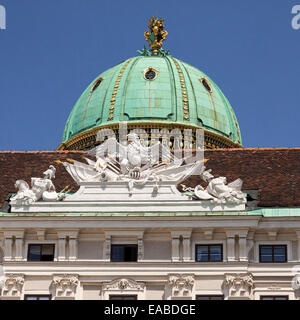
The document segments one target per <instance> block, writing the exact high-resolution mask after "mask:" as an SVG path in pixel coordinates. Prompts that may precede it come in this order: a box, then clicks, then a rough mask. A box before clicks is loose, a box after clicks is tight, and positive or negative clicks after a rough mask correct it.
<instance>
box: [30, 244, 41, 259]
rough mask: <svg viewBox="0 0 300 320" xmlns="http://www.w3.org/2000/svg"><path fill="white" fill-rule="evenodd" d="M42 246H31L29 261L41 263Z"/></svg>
mask: <svg viewBox="0 0 300 320" xmlns="http://www.w3.org/2000/svg"><path fill="white" fill-rule="evenodd" d="M40 253H41V246H40V245H35V244H31V245H29V247H28V260H29V261H40V259H41V254H40Z"/></svg>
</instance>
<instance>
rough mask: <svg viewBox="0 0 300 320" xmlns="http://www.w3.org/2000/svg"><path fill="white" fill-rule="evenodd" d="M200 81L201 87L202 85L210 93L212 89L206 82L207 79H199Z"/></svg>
mask: <svg viewBox="0 0 300 320" xmlns="http://www.w3.org/2000/svg"><path fill="white" fill-rule="evenodd" d="M200 81H201V82H202V84H203V87H204V88H205V89H206V90H207V91H208V92H209V93H211V92H212V89H211V86H210V84H209V83H208V81H207V80H206V79H205V78H202V79H200Z"/></svg>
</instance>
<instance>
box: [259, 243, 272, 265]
mask: <svg viewBox="0 0 300 320" xmlns="http://www.w3.org/2000/svg"><path fill="white" fill-rule="evenodd" d="M260 261H261V262H272V261H273V248H272V246H261V247H260Z"/></svg>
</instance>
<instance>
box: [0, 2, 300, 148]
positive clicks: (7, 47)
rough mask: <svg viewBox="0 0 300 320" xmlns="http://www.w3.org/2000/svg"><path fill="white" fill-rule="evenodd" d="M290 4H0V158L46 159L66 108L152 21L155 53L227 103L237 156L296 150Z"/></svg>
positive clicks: (295, 37) (299, 61)
mask: <svg viewBox="0 0 300 320" xmlns="http://www.w3.org/2000/svg"><path fill="white" fill-rule="evenodd" d="M295 4H300V0H298V1H290V0H226V1H224V0H209V1H208V0H205V1H203V0H185V1H183V0H181V1H175V0H163V1H162V0H151V1H145V0H144V1H141V0H127V1H124V0H51V1H49V0H0V5H4V6H5V7H6V11H7V30H0V110H1V122H0V123H1V125H0V149H1V150H54V149H56V148H57V146H58V145H59V144H60V141H61V136H62V133H63V129H64V124H65V122H66V120H67V117H68V114H69V112H70V111H71V109H72V107H73V105H74V104H75V102H76V100H77V99H78V98H79V96H80V94H81V93H82V91H83V90H84V89H85V88H86V87H87V85H88V84H89V83H90V82H91V81H92V80H93V79H94V78H96V76H98V75H99V74H100V73H101V72H103V71H104V70H106V69H108V68H109V67H112V66H114V65H116V64H117V63H119V62H121V61H123V60H124V59H126V58H129V57H132V56H135V55H137V53H136V50H137V49H141V48H143V46H144V44H145V41H144V36H143V33H144V31H145V30H146V26H147V22H148V20H149V18H150V17H151V16H152V15H155V16H159V17H164V18H165V24H166V29H167V30H168V32H169V36H168V39H167V41H166V42H165V45H164V47H165V48H166V49H169V50H170V52H171V54H172V55H173V56H175V57H177V58H179V59H181V60H183V61H186V62H188V63H190V64H192V65H194V66H195V67H197V68H199V69H201V70H202V71H203V72H205V73H207V74H208V75H209V76H210V77H211V78H212V79H213V80H214V81H215V82H216V83H217V84H218V85H219V86H220V87H221V89H222V90H223V92H224V93H225V95H226V96H227V98H228V99H229V101H230V102H231V104H232V106H233V108H234V110H235V112H236V115H237V118H238V121H239V124H240V127H241V131H242V136H243V144H244V146H245V147H295V146H298V147H299V146H300V139H299V138H300V135H299V132H300V129H299V120H300V82H299V79H300V29H299V30H298V31H295V30H293V29H292V27H291V19H292V14H291V10H292V7H293V5H295Z"/></svg>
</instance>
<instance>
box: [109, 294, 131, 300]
mask: <svg viewBox="0 0 300 320" xmlns="http://www.w3.org/2000/svg"><path fill="white" fill-rule="evenodd" d="M109 300H137V296H134V295H132V296H129V295H119V296H116V295H110V296H109Z"/></svg>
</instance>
